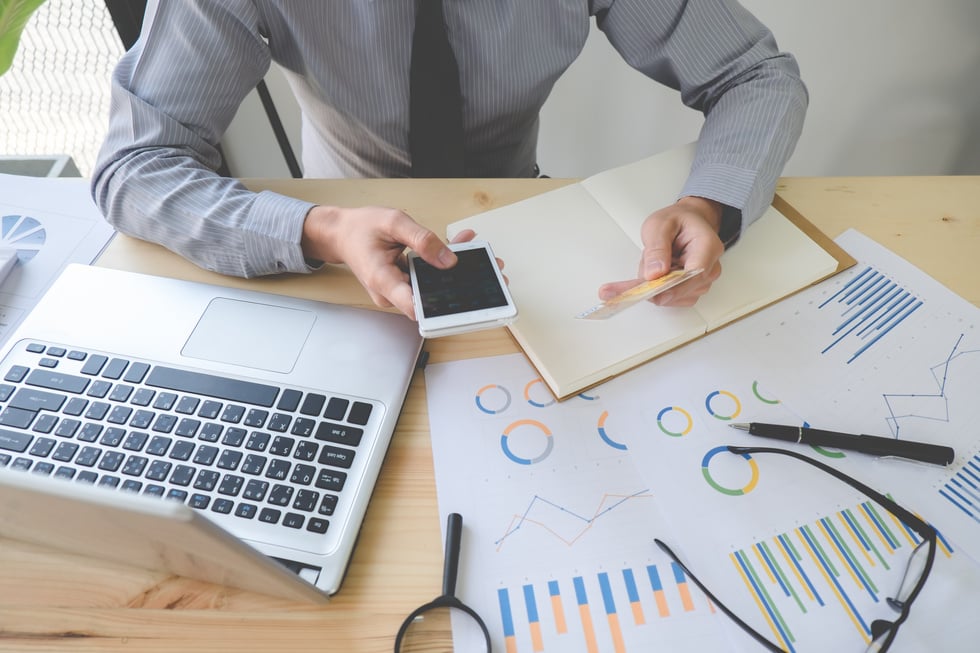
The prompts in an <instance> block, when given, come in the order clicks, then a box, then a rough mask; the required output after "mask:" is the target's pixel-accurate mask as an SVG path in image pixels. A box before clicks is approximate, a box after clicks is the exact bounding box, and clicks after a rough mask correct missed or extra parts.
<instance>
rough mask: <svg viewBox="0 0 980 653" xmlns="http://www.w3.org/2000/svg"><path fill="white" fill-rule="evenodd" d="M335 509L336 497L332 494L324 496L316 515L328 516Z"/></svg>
mask: <svg viewBox="0 0 980 653" xmlns="http://www.w3.org/2000/svg"><path fill="white" fill-rule="evenodd" d="M336 509H337V496H336V495H334V494H324V495H323V501H321V502H320V507H319V508H317V509H316V511H317V513H319V514H321V515H326V516H328V517H329V516H330V515H332V514H333V511H334V510H336Z"/></svg>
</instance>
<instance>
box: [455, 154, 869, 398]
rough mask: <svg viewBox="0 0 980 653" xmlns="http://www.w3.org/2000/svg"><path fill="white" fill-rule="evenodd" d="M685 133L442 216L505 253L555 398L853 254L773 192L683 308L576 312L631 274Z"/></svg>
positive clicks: (823, 273)
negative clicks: (530, 190) (600, 166)
mask: <svg viewBox="0 0 980 653" xmlns="http://www.w3.org/2000/svg"><path fill="white" fill-rule="evenodd" d="M693 158H694V145H693V144H691V145H688V146H684V147H681V148H677V149H674V150H670V151H667V152H664V153H662V154H658V155H655V156H653V157H650V158H648V159H643V160H641V161H637V162H636V163H632V164H628V165H626V166H622V167H620V168H614V169H612V170H607V171H605V172H601V173H599V174H597V175H594V176H592V177H589V178H587V179H585V180H583V181H581V182H579V183H576V184H572V185H570V186H565V187H563V188H559V189H557V190H554V191H550V192H547V193H543V194H541V195H537V196H535V197H532V198H529V199H527V200H524V201H521V202H517V203H515V204H510V205H508V206H504V207H501V208H498V209H494V210H492V211H488V212H486V213H481V214H479V215H475V216H472V217H470V218H466V219H464V220H460V221H458V222H454V223H453V224H451V225H449V228H448V232H449V236H450V237H451V236H453V235H455V234H456V233H458V232H459V231H461V230H462V229H467V228H469V229H473V230H475V231H476V233H477V237H478V238H480V239H483V240H487V241H488V242H489V243H490V244H491V246H492V247H493V249H494V252H495V253H496V254H497V256H499V257H500V258H502V259H503V260H504V261H505V263H506V274H507V277H508V279H509V281H510V291H511V294H512V295H513V297H514V301H515V303H516V304H517V308H518V319H517V321H516V322H515V323H514V324H513V325H512V326H510V327H508V328H509V329H510V330H511V333H512V334H513V335H514V337H515V339H516V340H517V341H518V343H519V344H520V345H521V347H522V348H523V349H524V352H525V354H526V355H527V357H528V358H529V360H530V361H531V363H532V364H533V365H534V366H535V368H536V369H537V370H538V372H539V373H540V374H541V378H542V380H543V381H544V382H545V383H546V384H547V385H548V387H549V388H550V389H551V391H552V392H553V393H554V395H555V396H556V397H557V398H559V399H565V398H567V397H569V396H572V395H575V394H578V393H580V392H582V391H584V390H585V389H587V388H589V387H591V386H593V385H595V384H597V383H600V382H602V381H604V380H606V379H608V378H609V377H611V376H613V375H615V374H619V373H621V372H623V371H626V370H628V369H631V368H633V367H635V366H636V365H639V364H641V363H644V362H646V361H648V360H650V359H652V358H654V357H656V356H659V355H661V354H663V353H666V352H668V351H670V350H671V349H674V348H676V347H678V346H680V345H682V344H684V343H687V342H690V341H691V340H694V339H696V338H699V337H701V336H703V335H704V334H706V333H708V332H711V331H713V330H715V329H717V328H719V327H721V326H724V325H725V324H728V323H729V322H731V321H733V320H735V319H738V318H740V317H742V316H744V315H747V314H748V313H751V312H752V311H755V310H758V309H759V308H762V307H763V306H766V305H768V304H771V303H772V302H774V301H777V300H779V299H781V298H783V297H785V296H787V295H789V294H792V293H793V292H796V291H798V290H800V289H801V288H804V287H806V286H808V285H810V284H813V283H815V282H817V281H819V280H821V279H824V278H826V277H827V276H829V275H831V274H833V273H835V272H837V271H839V270H843V269H845V268H846V267H849V266H850V265H853V264H854V260H853V259H852V258H851V257H849V256H848V255H847V254H846V253H845V252H844V251H843V250H841V249H840V248H839V247H837V246H836V245H835V244H834V243H833V241H831V240H830V239H829V238H827V237H826V236H824V235H823V234H821V233H820V232H819V231H818V230H816V229H815V228H814V227H813V225H811V224H809V223H808V222H806V220H804V219H803V217H802V216H801V215H799V214H798V213H797V212H796V211H795V210H793V209H792V208H791V207H789V206H788V205H787V204H786V203H785V202H782V201H781V200H780V198H778V197H777V198H776V202H774V206H773V207H771V208H770V209H769V210H768V211H767V212H766V213H765V214H764V215H763V216H762V217H761V218H760V219H759V220H757V221H756V222H754V223H753V224H752V225H751V226H749V227H748V228H747V229H746V230H745V232H744V233H743V234H742V238H741V239H740V240H739V242H738V243H737V244H736V245H735V246H734V247H732V248H730V249H729V250H728V251H727V252H725V254H724V256H723V257H722V261H721V264H722V276H721V278H720V279H719V280H718V281H716V282H715V283H714V284H713V285H712V287H711V290H710V291H709V292H708V293H707V294H706V295H704V296H703V297H702V298H701V299H700V300H699V301H698V303H697V305H695V306H694V307H692V308H666V307H659V306H655V305H654V304H652V303H649V302H641V303H640V304H639V305H636V306H633V307H631V308H629V309H628V310H625V311H623V312H622V313H620V314H618V315H615V316H613V317H611V318H609V319H606V320H581V319H576V317H575V316H576V315H578V314H580V313H582V312H583V311H585V310H586V309H588V308H589V307H591V306H594V305H595V304H596V303H597V302H598V301H599V299H598V294H597V293H598V289H599V286H600V285H601V284H602V283H605V282H608V281H618V280H622V279H630V278H634V277H635V276H636V271H637V266H638V263H639V260H640V253H641V251H642V243H641V241H640V225H641V224H642V222H643V220H644V219H646V217H647V216H648V215H649V214H650V213H652V212H653V211H655V210H657V209H659V208H662V207H664V206H668V205H669V204H672V203H673V202H674V201H676V200H677V197H678V194H679V192H680V190H681V189H682V188H683V185H684V182H685V181H686V179H687V176H688V172H689V170H690V167H691V162H692V161H693Z"/></svg>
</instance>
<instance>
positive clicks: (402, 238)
mask: <svg viewBox="0 0 980 653" xmlns="http://www.w3.org/2000/svg"><path fill="white" fill-rule="evenodd" d="M473 235H474V234H473V232H472V231H468V232H464V233H461V234H460V235H459V236H457V237H456V238H454V239H453V240H454V242H462V241H466V240H470V239H472V238H473ZM302 247H303V255H304V256H306V257H307V258H310V259H316V260H319V261H324V262H325V263H343V264H346V265H347V267H349V268H350V269H351V271H352V272H353V273H354V276H355V277H357V280H358V281H360V282H361V285H362V286H364V288H365V289H366V290H367V291H368V294H369V295H370V296H371V299H372V300H373V301H374V303H375V304H377V305H378V306H384V307H389V306H394V307H395V308H397V309H398V310H400V311H401V312H402V313H404V314H405V315H407V316H409V317H410V318H412V319H415V309H414V307H413V305H412V287H411V284H410V283H409V278H408V271H407V270H408V267H407V263H406V259H405V253H404V252H405V248H406V247H408V248H411V249H412V250H414V251H415V252H417V253H418V254H419V256H421V257H422V258H423V259H425V260H426V261H427V262H429V263H431V264H432V265H434V266H436V267H437V268H440V269H446V268H450V267H452V266H454V265H455V264H456V254H454V253H453V251H452V250H450V249H449V248H448V247H447V246H446V243H445V242H443V240H442V239H441V238H440V237H439V236H438V235H436V234H435V233H434V232H432V231H430V230H429V229H426V228H425V227H423V226H422V225H420V224H419V223H417V222H416V221H415V220H413V219H412V218H411V217H410V216H409V215H408V214H407V213H405V212H404V211H399V210H398V209H390V208H384V207H376V206H368V207H360V208H341V207H335V206H315V207H313V209H311V210H310V212H309V213H308V214H307V216H306V221H305V222H304V223H303V240H302Z"/></svg>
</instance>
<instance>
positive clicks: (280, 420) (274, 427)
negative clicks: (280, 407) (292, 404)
mask: <svg viewBox="0 0 980 653" xmlns="http://www.w3.org/2000/svg"><path fill="white" fill-rule="evenodd" d="M292 422H293V418H292V417H290V416H289V415H287V414H285V413H273V414H272V419H270V420H269V430H270V431H277V432H279V433H285V432H286V431H288V430H289V425H290V424H292Z"/></svg>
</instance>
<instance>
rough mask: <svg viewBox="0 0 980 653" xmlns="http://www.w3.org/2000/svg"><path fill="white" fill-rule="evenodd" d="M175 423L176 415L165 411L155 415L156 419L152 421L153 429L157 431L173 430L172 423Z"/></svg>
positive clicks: (168, 431)
mask: <svg viewBox="0 0 980 653" xmlns="http://www.w3.org/2000/svg"><path fill="white" fill-rule="evenodd" d="M176 423H177V416H176V415H167V414H166V413H161V414H159V415H157V418H156V420H155V421H154V422H153V430H154V431H156V432H157V433H170V432H171V431H173V430H174V425H175V424H176Z"/></svg>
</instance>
